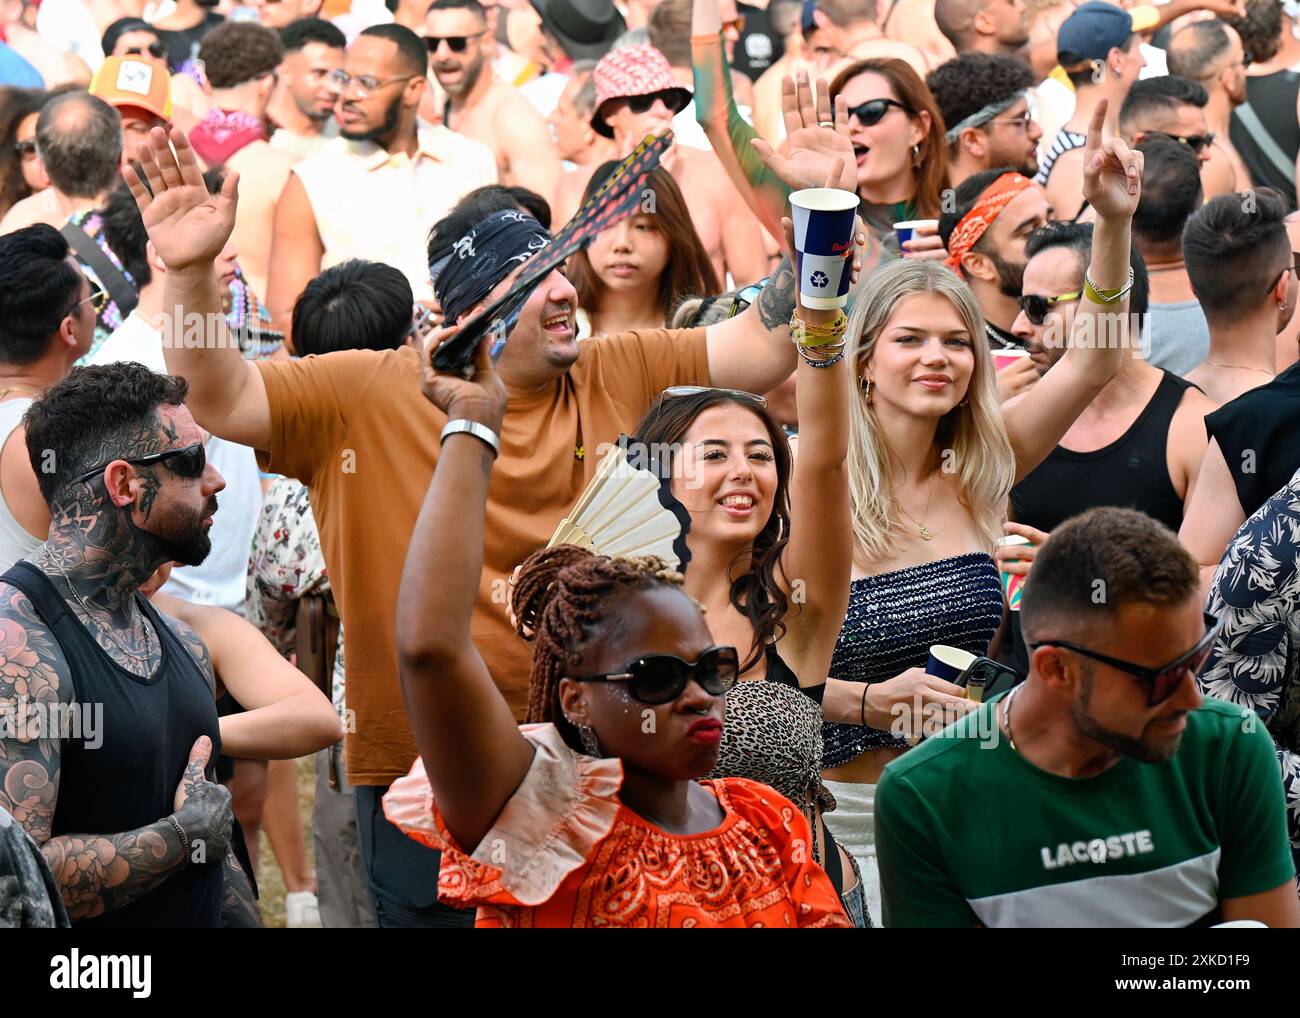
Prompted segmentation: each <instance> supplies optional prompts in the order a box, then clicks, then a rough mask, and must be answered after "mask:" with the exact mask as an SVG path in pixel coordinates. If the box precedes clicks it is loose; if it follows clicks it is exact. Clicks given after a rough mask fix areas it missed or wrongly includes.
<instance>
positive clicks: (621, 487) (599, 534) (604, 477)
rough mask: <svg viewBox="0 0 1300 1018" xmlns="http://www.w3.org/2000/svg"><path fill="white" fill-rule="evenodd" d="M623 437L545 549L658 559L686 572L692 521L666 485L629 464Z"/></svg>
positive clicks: (660, 478) (667, 484)
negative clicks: (565, 546) (574, 548)
mask: <svg viewBox="0 0 1300 1018" xmlns="http://www.w3.org/2000/svg"><path fill="white" fill-rule="evenodd" d="M626 442H627V439H626V436H620V438H619V444H618V445H617V446H615V447H614V448H613V449H611V450H610V451H609V452H608V453H606V454H605V458H604V459H602V460H601V461H600V468H599V469H598V470H597V471H596V476H595V477H593V478H592V479H591V482H590V483H589V484H588V485H587V487H586V488H585V489H583V492H582V495H581V496H579V498H578V501H577V503H575V504H574V506H573V508H572V509H571V510H570V511H569V515H568V516H566V517H565V518H564V519H563V520H561V521H560V525H559V526H558V527H557V528H556V530H555V535H554V536H553V537H552V538H551V540H550V542H549V543H548V544H547V545H546V546H547V547H548V548H553V547H554V546H555V545H557V544H574V545H577V546H578V547H580V548H588V549H590V550H591V551H593V552H595V553H596V554H597V555H620V556H624V557H634V556H638V555H657V556H658V557H659V558H661V559H663V560H664V561H665V562H666V563H668V564H669V565H670V566H672V567H673V568H674V569H676V570H678V571H679V572H685V571H686V564H687V562H689V561H690V558H691V553H690V550H689V549H688V548H687V547H686V535H687V533H688V532H689V531H690V526H691V522H690V520H691V518H690V516H689V515H687V512H686V509H685V507H684V506H682V504H681V503H680V502H678V501H677V499H675V498H674V497H673V494H672V491H671V488H670V481H669V479H668V478H667V477H659V476H658V475H657V474H655V473H653V472H652V471H650V470H645V469H643V468H641V467H638V466H635V465H634V464H633V463H631V462H630V461H629V460H628V456H627V448H626Z"/></svg>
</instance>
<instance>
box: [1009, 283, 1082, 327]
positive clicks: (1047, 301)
mask: <svg viewBox="0 0 1300 1018" xmlns="http://www.w3.org/2000/svg"><path fill="white" fill-rule="evenodd" d="M1082 296H1083V294H1082V293H1080V292H1077V291H1076V292H1075V293H1062V294H1058V295H1057V296H1055V297H1044V296H1043V295H1042V294H1040V293H1026V294H1022V295H1021V296H1019V297H1017V298H1016V302H1017V303H1018V304H1019V305H1020V310H1021V311H1023V312H1024V313H1025V317H1026V318H1028V319H1029V323H1030V324H1031V325H1042V324H1043V322H1045V321H1047V313H1048V312H1049V311H1051V310H1052V308H1053V307H1054V306H1055V305H1057V304H1073V303H1074V302H1075V301H1076V300H1078V299H1079V298H1080V297H1082Z"/></svg>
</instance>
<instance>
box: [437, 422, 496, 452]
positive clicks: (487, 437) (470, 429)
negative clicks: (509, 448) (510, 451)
mask: <svg viewBox="0 0 1300 1018" xmlns="http://www.w3.org/2000/svg"><path fill="white" fill-rule="evenodd" d="M460 434H466V435H473V436H474V437H475V438H477V439H479V441H481V442H486V443H487V444H488V445H489V446H491V448H492V458H493V459H496V458H497V457H498V456H500V455H501V442H500V441H499V440H498V439H497V436H496V432H494V431H493V430H492V429H491V428H489V427H488V426H487V425H486V424H479V422H478V421H469V420H465V419H463V418H462V419H461V420H456V421H448V422H447V426H446V427H445V428H443V429H442V438H441V439H440V440H439V444H442V442H445V441H447V438H448V436H450V435H460Z"/></svg>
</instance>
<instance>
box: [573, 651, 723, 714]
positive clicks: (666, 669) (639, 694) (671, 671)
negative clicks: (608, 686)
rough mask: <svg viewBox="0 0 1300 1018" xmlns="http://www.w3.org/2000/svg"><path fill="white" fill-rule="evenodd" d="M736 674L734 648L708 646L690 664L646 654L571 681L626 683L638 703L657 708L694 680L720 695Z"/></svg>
mask: <svg viewBox="0 0 1300 1018" xmlns="http://www.w3.org/2000/svg"><path fill="white" fill-rule="evenodd" d="M739 677H740V655H739V654H737V653H736V648H735V647H710V648H709V649H708V650H706V651H704V653H702V654H701V655H700V656H699V657H698V658H697V659H696V660H695V662H694V663H693V664H692V663H691V662H689V661H683V660H682V659H681V658H679V657H675V656H674V655H672V654H647V655H646V656H645V657H639V658H637V659H636V660H635V661H629V662H628V664H627V667H625V668H624V669H623V671H621V672H605V673H604V674H602V675H584V676H583V677H582V678H580V679H575V680H574V681H575V682H626V683H627V691H628V693H629V694H631V696H632V699H634V700H636V701H637V702H638V703H644V704H648V705H650V706H652V707H658V706H659V705H661V704H665V703H672V701H674V700H676V699H677V698H678V697H679V696H681V695H682V691H683V690H685V689H686V684H687V683H688V682H689V681H690V680H691V679H694V680H695V681H696V682H698V683H699V685H700V688H701V689H703V690H704V691H705V692H706V693H708V694H709V695H710V696H722V695H723V694H724V693H726V692H727V691H728V690H730V689H731V688H732V687H733V686H734V685H735V684H736V680H737V679H738V678H739Z"/></svg>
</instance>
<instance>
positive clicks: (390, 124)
mask: <svg viewBox="0 0 1300 1018" xmlns="http://www.w3.org/2000/svg"><path fill="white" fill-rule="evenodd" d="M401 116H402V96H401V93H400V92H399V93H398V94H397V96H396V97H394V99H393V101H392V102H391V103H389V104H388V109H387V110H385V111H384V122H383V123H382V124H380V125H379V126H378V127H372V128H371V129H370V130H368V131H349V130H348V129H347V128H346V127H343V126H342V124H340V125H339V134H341V135H342V136H343V137H344V138H347V139H348V141H373V142H377V143H379V144H381V145H382V144H383V143H384V142H385V141H387V140H388V139H389V138H391V137H392V136H393V132H394V131H396V130H397V121H398V120H399V119H400V118H401Z"/></svg>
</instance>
